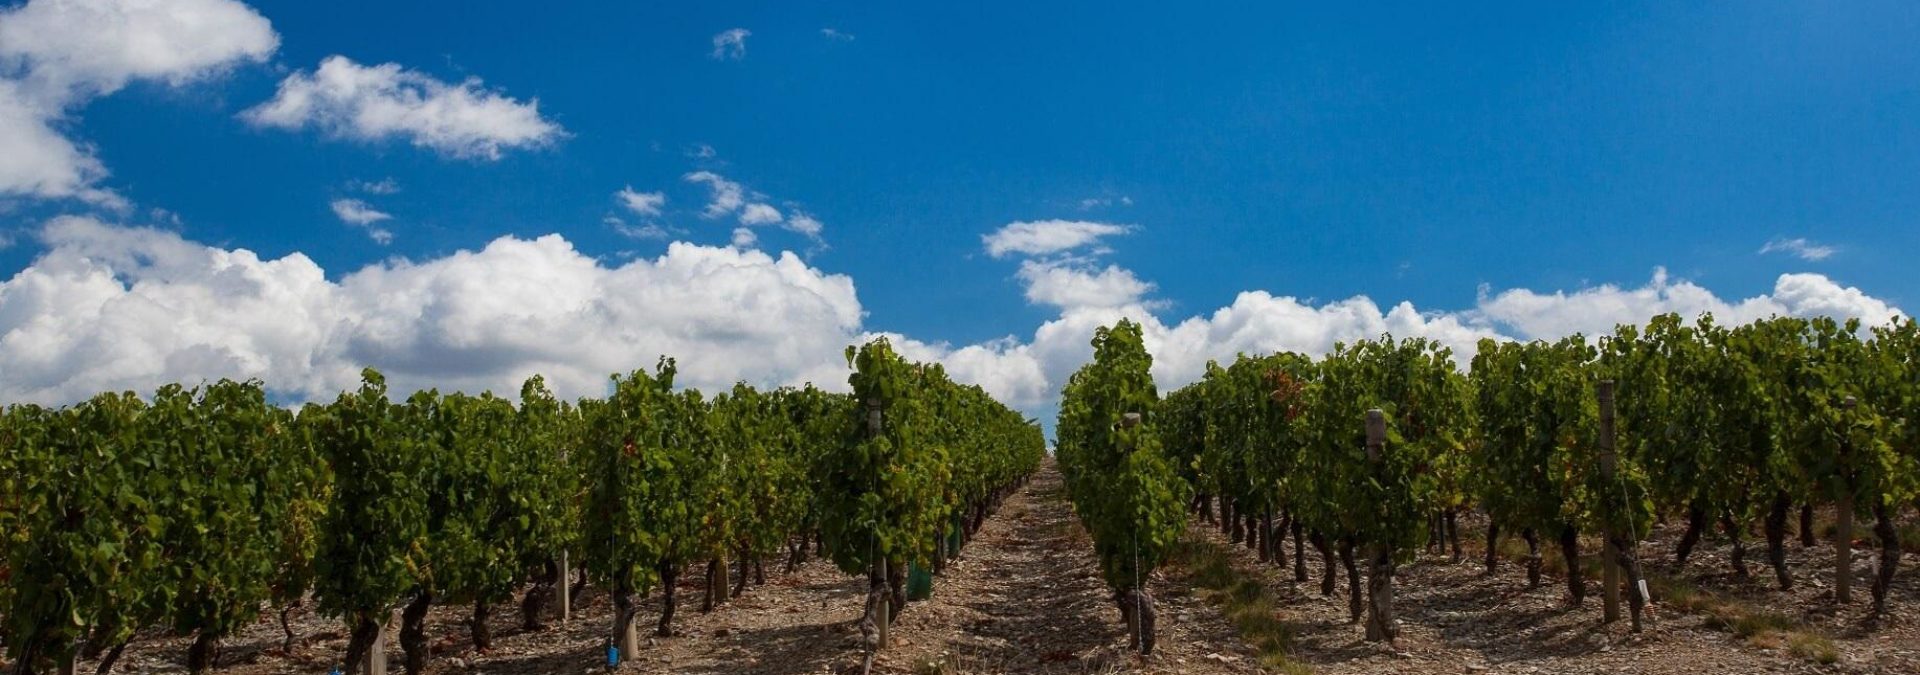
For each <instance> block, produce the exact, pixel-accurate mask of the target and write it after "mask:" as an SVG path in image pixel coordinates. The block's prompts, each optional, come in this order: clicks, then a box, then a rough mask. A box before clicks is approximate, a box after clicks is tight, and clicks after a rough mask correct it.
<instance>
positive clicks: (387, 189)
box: [347, 178, 400, 195]
mask: <svg viewBox="0 0 1920 675" xmlns="http://www.w3.org/2000/svg"><path fill="white" fill-rule="evenodd" d="M347 189H348V190H353V191H355V192H365V193H367V194H370V195H391V194H398V193H399V192H400V182H399V181H396V180H394V179H392V178H383V179H381V180H377V181H365V180H359V179H355V180H350V181H347Z"/></svg>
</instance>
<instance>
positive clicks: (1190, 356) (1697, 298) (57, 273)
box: [0, 217, 1901, 418]
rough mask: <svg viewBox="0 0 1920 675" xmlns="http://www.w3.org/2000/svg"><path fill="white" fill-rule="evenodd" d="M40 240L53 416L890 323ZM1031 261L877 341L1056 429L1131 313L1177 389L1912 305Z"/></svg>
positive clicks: (700, 284) (439, 275)
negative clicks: (1299, 370) (1421, 350)
mask: <svg viewBox="0 0 1920 675" xmlns="http://www.w3.org/2000/svg"><path fill="white" fill-rule="evenodd" d="M740 229H741V231H743V232H744V234H745V235H746V236H751V235H752V234H753V232H754V230H752V229H751V228H744V227H743V228H740ZM38 237H39V240H40V242H41V244H43V245H44V246H45V251H44V252H43V253H42V254H40V256H39V257H38V258H36V259H35V260H34V261H33V263H32V264H30V265H28V266H27V267H26V268H25V269H23V270H21V271H20V272H19V273H18V274H16V275H14V277H13V278H12V279H9V280H7V281H5V282H4V283H0V372H5V373H7V374H8V376H7V377H6V378H0V399H5V400H20V401H40V402H48V403H64V402H72V401H75V400H79V399H81V398H84V397H86V396H89V395H92V394H93V393H96V392H98V391H102V390H112V389H134V390H140V391H149V390H151V389H152V388H154V387H155V386H157V385H159V384H162V383H165V382H172V381H187V382H196V381H199V380H202V379H207V378H216V377H259V378H262V379H264V380H265V381H266V382H268V383H269V385H270V386H271V387H272V388H273V389H274V390H275V391H276V392H277V393H279V394H281V395H283V396H287V397H291V398H295V399H301V398H317V399H326V398H331V397H332V396H333V395H334V394H335V393H337V392H338V391H339V390H341V389H342V388H348V387H351V386H353V385H354V383H355V382H356V381H357V378H358V370H359V368H360V367H361V366H364V365H373V366H376V367H378V368H381V369H382V370H383V371H385V372H387V373H388V374H389V376H390V377H391V378H392V379H393V381H394V382H395V387H396V390H397V391H401V392H405V391H410V390H412V389H414V388H421V387H439V388H442V389H462V390H467V391H479V390H482V389H493V390H495V391H511V390H512V388H513V387H515V386H517V385H518V383H519V382H520V381H521V380H523V379H524V378H525V377H527V376H529V375H532V374H534V373H541V374H545V375H546V376H547V377H548V379H549V380H550V381H552V382H553V383H554V384H555V386H556V387H557V388H559V389H560V391H561V392H562V393H563V394H564V395H567V396H581V395H602V394H604V392H605V386H606V385H605V377H606V375H607V374H608V373H612V372H616V371H624V370H627V369H631V368H634V367H638V366H644V365H647V364H650V363H651V362H652V360H653V359H654V357H656V356H658V355H660V354H667V355H672V356H675V357H677V358H678V359H679V360H680V364H681V369H682V373H683V381H684V382H685V383H686V384H688V385H690V386H696V387H701V388H703V389H714V388H720V387H725V386H728V385H730V384H732V383H733V382H735V381H740V380H744V381H748V382H753V383H756V384H760V385H779V384H797V383H801V382H807V381H811V382H814V383H817V384H820V385H822V386H827V387H830V388H834V389H843V388H844V384H843V383H844V382H845V377H846V370H845V365H844V363H843V362H841V360H840V351H841V349H842V348H843V347H845V346H846V345H848V344H852V343H855V342H859V341H861V340H863V339H867V338H870V337H872V336H875V335H881V334H885V333H879V332H877V331H874V330H872V329H869V328H867V327H865V326H863V325H862V322H863V320H864V319H863V317H864V312H863V310H862V307H861V305H860V302H859V299H858V297H857V296H856V294H855V292H854V282H853V280H852V279H850V278H848V277H846V276H844V275H838V274H831V273H828V272H824V271H822V270H819V269H816V268H813V267H811V266H809V265H808V264H807V263H805V262H804V261H803V260H801V259H800V258H799V257H798V256H795V255H794V254H792V253H781V254H780V255H778V256H774V255H770V254H767V253H763V252H761V251H758V250H755V249H754V248H753V247H752V246H751V244H750V243H748V244H747V245H736V246H725V247H721V246H698V245H693V244H687V243H673V244H670V245H668V247H667V250H666V252H665V253H664V254H662V255H660V256H659V257H657V258H652V259H634V260H629V261H627V262H625V263H623V264H619V265H610V264H607V263H604V262H602V261H600V260H597V259H595V258H593V257H589V256H586V255H583V254H581V253H580V252H579V251H577V250H575V249H574V247H573V245H572V244H570V243H569V242H567V240H565V239H563V238H562V237H560V236H559V235H548V236H545V237H539V238H536V239H520V238H516V237H502V238H499V239H496V240H494V241H493V242H491V243H489V244H487V245H486V246H485V247H484V248H481V249H479V250H476V251H459V252H456V253H453V254H451V255H447V256H444V257H440V258H433V259H428V260H423V261H405V260H389V261H385V262H380V263H375V264H372V265H368V266H366V267H363V268H361V269H358V270H347V271H343V272H344V276H341V275H339V274H338V273H336V274H335V275H329V274H327V273H326V272H325V271H324V270H322V269H321V268H320V267H319V266H318V265H316V264H315V263H314V262H313V261H312V260H310V259H308V258H307V257H306V256H304V255H301V254H299V253H294V254H290V255H287V256H285V257H282V258H278V259H271V260H268V259H262V258H260V257H259V256H258V255H256V254H255V253H253V252H251V251H247V250H245V249H227V248H222V247H217V246H209V245H205V244H201V243H196V242H193V241H189V240H186V239H183V238H182V237H180V236H179V235H177V234H174V233H172V232H168V231H164V230H156V229H148V228H136V227H119V226H114V225H109V224H104V223H101V222H98V221H96V220H91V219H86V218H74V217H66V218H59V219H56V220H54V221H51V222H49V223H47V224H46V225H45V226H43V227H42V228H41V230H40V232H39V235H38ZM1033 265H1034V266H1033V267H1030V268H1023V272H1024V271H1025V269H1031V270H1033V273H1031V274H1025V273H1023V274H1022V275H1021V276H1020V279H1021V281H1022V282H1023V283H1025V284H1027V286H1028V288H1027V297H1028V300H1029V302H1033V303H1035V304H1037V305H1041V306H1046V307H1050V308H1053V309H1054V310H1055V314H1054V315H1053V316H1052V317H1051V318H1049V319H1048V320H1046V321H1044V322H1042V323H1041V324H1040V325H1039V326H1037V327H1036V328H1034V329H1033V330H1032V332H1031V333H1023V334H1020V335H1008V336H1003V337H1000V338H997V339H993V340H988V341H985V342H980V343H976V344H959V345H956V344H950V343H945V342H940V341H935V340H926V339H918V338H915V337H913V336H906V335H900V334H887V335H890V336H891V337H892V338H894V341H895V343H896V344H897V345H898V346H899V348H900V349H901V351H902V352H903V353H905V354H906V355H908V356H909V357H912V358H915V359H920V360H930V361H939V362H941V363H943V364H945V365H946V366H947V369H948V370H949V372H950V373H952V375H953V377H954V378H955V379H957V380H959V381H962V382H969V383H976V384H979V385H981V386H982V387H984V388H986V389H987V391H989V392H991V393H992V394H993V395H995V396H997V397H999V398H1001V399H1002V400H1004V401H1007V402H1009V403H1010V404H1012V405H1015V406H1017V407H1019V408H1020V409H1022V410H1024V411H1026V412H1028V414H1031V415H1036V416H1039V417H1042V418H1047V417H1048V416H1049V415H1050V414H1051V410H1052V409H1053V406H1055V405H1056V398H1057V396H1058V392H1059V390H1060V387H1061V386H1062V385H1063V384H1064V383H1065V382H1066V378H1067V377H1068V376H1069V375H1070V374H1071V373H1072V372H1073V371H1074V370H1075V369H1077V368H1079V367H1080V366H1081V365H1082V364H1083V363H1085V362H1086V360H1087V359H1088V358H1090V357H1091V347H1090V346H1089V344H1088V342H1089V340H1091V338H1092V335H1093V331H1094V330H1095V329H1096V328H1098V327H1100V326H1105V325H1111V324H1112V323H1113V322H1115V321H1117V320H1119V319H1121V318H1123V317H1124V318H1132V319H1134V320H1136V321H1139V322H1141V323H1142V325H1143V327H1144V329H1145V337H1146V342H1147V347H1148V349H1149V350H1151V352H1152V353H1153V355H1154V367H1153V374H1154V376H1155V379H1156V380H1157V381H1158V382H1159V384H1160V385H1161V386H1162V387H1168V388H1170V387H1177V386H1181V385H1184V384H1186V383H1188V382H1191V381H1193V380H1195V379H1197V378H1199V377H1200V376H1201V375H1202V374H1203V373H1204V371H1205V364H1206V362H1207V361H1208V360H1220V361H1228V360H1231V359H1233V358H1234V355H1235V354H1237V353H1242V352H1245V353H1261V352H1273V351H1297V352H1303V353H1307V354H1323V353H1325V352H1327V351H1329V350H1331V349H1332V348H1333V345H1334V344H1335V343H1337V342H1342V341H1352V340H1357V339H1361V338H1368V337H1376V336H1378V335H1380V334H1382V333H1391V334H1393V335H1396V336H1401V337H1416V336H1418V337H1427V338H1431V339H1434V340H1436V341H1438V342H1440V343H1441V344H1443V345H1447V346H1449V347H1451V348H1452V349H1453V350H1454V354H1455V358H1456V359H1457V360H1459V361H1460V362H1462V363H1464V362H1465V361H1466V360H1467V359H1469V358H1471V356H1472V353H1473V350H1474V349H1475V343H1476V342H1477V341H1478V340H1479V339H1480V338H1483V337H1493V338H1500V339H1528V338H1552V337H1558V336H1560V335H1564V334H1567V333H1571V332H1576V331H1579V332H1587V333H1590V334H1591V333H1598V332H1603V331H1606V330H1611V328H1612V326H1613V325H1614V324H1616V323H1622V322H1635V323H1638V322H1643V321H1645V320H1646V318H1647V317H1648V316H1651V315H1653V314H1656V313H1661V312H1669V311H1672V312H1679V313H1681V314H1683V315H1693V314H1696V313H1699V312H1702V311H1712V312H1713V313H1714V314H1715V315H1716V316H1718V317H1720V318H1721V320H1722V321H1723V322H1726V323H1737V322H1743V321H1750V320H1754V319H1759V318H1763V317H1766V316H1769V315H1775V314H1781V315H1794V316H1813V315H1831V316H1859V317H1861V318H1863V319H1865V320H1866V321H1868V322H1869V323H1883V322H1885V321H1888V320H1890V319H1891V318H1893V317H1895V316H1900V315H1901V312H1900V310H1899V309H1898V308H1895V307H1893V306H1891V305H1889V304H1888V303H1887V302H1886V301H1884V300H1881V299H1878V298H1875V297H1872V296H1871V295H1868V294H1867V293H1865V292H1864V291H1862V290H1860V289H1858V288H1854V287H1849V286H1844V285H1842V284H1840V283H1838V282H1835V281H1834V280H1832V279H1830V278H1828V277H1826V276H1824V275H1820V274H1784V275H1781V276H1780V277H1779V278H1778V279H1777V280H1776V281H1775V283H1774V285H1773V287H1772V289H1771V290H1770V291H1769V292H1767V293H1764V294H1760V295H1756V296H1754V297H1749V298H1744V299H1724V298H1722V297H1720V296H1718V295H1715V294H1714V293H1712V292H1710V291H1708V290H1707V289H1705V288H1702V287H1700V286H1698V285H1696V284H1694V283H1692V282H1688V281H1684V280H1674V279H1671V278H1669V277H1668V276H1667V275H1666V274H1665V273H1663V272H1656V273H1655V275H1654V276H1653V278H1652V279H1651V280H1650V281H1648V282H1647V283H1646V284H1644V285H1641V286H1638V287H1632V288H1626V287H1618V286H1612V285H1606V286H1598V287H1593V288H1586V289H1579V290H1574V291H1559V292H1540V291H1533V290H1529V289H1511V290H1507V291H1503V292H1499V293H1492V292H1487V291H1483V292H1481V293H1480V294H1479V295H1478V298H1477V300H1475V301H1474V302H1473V303H1472V304H1471V306H1469V307H1467V308H1465V309H1459V310H1451V311H1435V310H1432V309H1427V310H1422V309H1419V308H1416V307H1415V306H1414V305H1413V304H1411V303H1407V302H1400V303H1396V304H1391V305H1386V304H1382V303H1377V302H1375V301H1374V300H1373V299H1371V298H1368V297H1366V296H1363V295H1356V296H1353V297H1349V298H1346V299H1341V300H1335V301H1331V302H1313V301H1308V300H1302V299H1300V298H1296V297H1293V296H1287V295H1280V294H1276V293H1272V292H1269V291H1264V290H1252V291H1245V292H1242V293H1239V294H1238V295H1236V296H1235V297H1233V298H1232V300H1231V301H1230V302H1229V303H1227V304H1225V305H1224V306H1221V307H1218V308H1215V309H1211V310H1208V311H1204V312H1198V313H1194V314H1192V315H1188V316H1178V317H1170V316H1165V313H1166V311H1167V308H1166V307H1165V306H1163V305H1159V304H1157V303H1155V302H1154V301H1153V300H1151V299H1150V295H1151V290H1152V285H1151V283H1150V282H1146V281H1143V280H1141V279H1140V278H1138V276H1137V275H1136V274H1134V273H1133V272H1132V271H1129V270H1126V269H1124V268H1120V267H1116V266H1113V265H1107V266H1104V267H1097V266H1095V265H1092V264H1090V263H1074V262H1071V261H1056V262H1053V263H1049V262H1044V261H1040V262H1034V263H1033ZM334 279H337V281H335V280H334ZM556 336H560V337H556Z"/></svg>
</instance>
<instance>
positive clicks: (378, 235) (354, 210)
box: [328, 198, 393, 246]
mask: <svg viewBox="0 0 1920 675" xmlns="http://www.w3.org/2000/svg"><path fill="white" fill-rule="evenodd" d="M328 206H330V207H332V208H333V215H334V216H336V217H338V218H339V219H340V222H343V223H346V224H348V225H352V226H354V227H358V228H360V229H363V230H366V231H367V237H369V238H371V239H373V241H374V243H377V244H379V245H381V246H386V245H387V244H391V243H393V231H392V230H389V229H387V228H384V227H379V226H376V225H374V223H378V222H380V221H383V220H392V219H393V216H392V215H391V214H388V213H386V212H384V211H381V210H378V209H375V208H373V206H372V205H370V204H368V203H366V202H363V201H360V200H358V199H350V198H342V199H335V200H333V201H332V202H331V203H329V204H328Z"/></svg>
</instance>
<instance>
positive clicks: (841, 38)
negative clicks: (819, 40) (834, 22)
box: [820, 28, 853, 42]
mask: <svg viewBox="0 0 1920 675" xmlns="http://www.w3.org/2000/svg"><path fill="white" fill-rule="evenodd" d="M820 34H821V35H823V36H825V37H826V38H827V39H828V40H833V41H836V42H852V41H853V34H852V33H847V32H842V31H840V30H838V29H834V28H822V29H820Z"/></svg>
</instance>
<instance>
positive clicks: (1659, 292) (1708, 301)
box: [1465, 270, 1899, 339]
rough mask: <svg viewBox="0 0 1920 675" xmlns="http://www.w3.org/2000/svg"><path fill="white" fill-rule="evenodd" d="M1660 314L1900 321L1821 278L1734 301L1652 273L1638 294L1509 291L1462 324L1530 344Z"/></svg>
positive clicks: (1612, 289) (1779, 284)
mask: <svg viewBox="0 0 1920 675" xmlns="http://www.w3.org/2000/svg"><path fill="white" fill-rule="evenodd" d="M1666 312H1677V313H1679V314H1680V315H1682V316H1686V317H1694V316H1698V315H1700V314H1703V313H1707V312H1711V313H1713V315H1714V316H1715V317H1718V318H1719V319H1720V320H1721V322H1723V323H1746V322H1750V321H1754V320H1758V319H1763V318H1766V317H1769V316H1774V315H1783V316H1815V315H1827V316H1858V317H1860V318H1862V319H1864V320H1866V321H1867V323H1869V324H1877V323H1884V322H1886V321H1888V320H1890V319H1891V318H1892V317H1894V316H1895V315H1897V314H1899V310H1897V309H1895V308H1893V307H1891V306H1889V305H1887V304H1886V303H1885V302H1883V301H1880V300H1877V299H1874V298H1872V297H1869V296H1867V295H1866V294H1865V293H1864V292H1862V291H1860V289H1858V288H1853V287H1843V286H1840V285H1839V284H1837V283H1834V282H1833V281H1832V280H1831V279H1828V278H1827V277H1825V276H1823V275H1819V274H1783V275H1780V277H1779V278H1778V279H1777V280H1775V282H1774V288H1773V293H1771V294H1768V295H1758V296H1754V297H1751V298H1746V299H1742V300H1738V301H1732V300H1723V299H1721V298H1720V297H1718V296H1716V295H1714V294H1713V292H1712V291H1709V290H1707V289H1706V288H1703V287H1701V286H1699V285H1698V284H1695V283H1693V282H1691V281H1686V280H1679V281H1675V280H1672V279H1670V278H1669V277H1668V275H1667V272H1666V270H1655V271H1654V275H1653V279H1652V280H1650V281H1648V282H1647V284H1646V285H1644V286H1641V287H1639V288H1620V287H1618V286H1614V285H1612V284H1606V285H1601V286H1598V287H1594V288H1587V289H1582V290H1578V291H1574V292H1571V293H1568V292H1565V291H1556V292H1554V293H1551V294H1544V293H1538V292H1535V291H1531V290H1527V289H1513V290H1509V291H1505V292H1502V293H1499V294H1497V295H1493V296H1491V297H1488V296H1486V295H1485V293H1484V292H1483V293H1482V297H1481V298H1480V300H1479V302H1478V303H1477V304H1476V306H1475V308H1474V309H1473V310H1471V311H1469V312H1466V313H1465V316H1466V317H1467V319H1468V320H1470V321H1473V322H1474V323H1477V324H1481V325H1487V326H1493V327H1497V328H1499V329H1501V330H1503V331H1505V332H1508V333H1510V334H1512V335H1513V336H1514V337H1519V338H1527V339H1531V338H1549V337H1557V336H1562V335H1570V334H1573V333H1582V334H1585V335H1600V334H1604V333H1608V332H1611V331H1612V330H1613V328H1614V326H1616V325H1619V324H1622V323H1642V322H1645V321H1646V320H1647V318H1648V317H1651V316H1653V315H1655V314H1662V313H1666Z"/></svg>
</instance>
